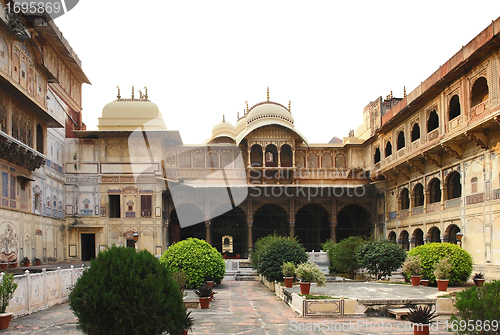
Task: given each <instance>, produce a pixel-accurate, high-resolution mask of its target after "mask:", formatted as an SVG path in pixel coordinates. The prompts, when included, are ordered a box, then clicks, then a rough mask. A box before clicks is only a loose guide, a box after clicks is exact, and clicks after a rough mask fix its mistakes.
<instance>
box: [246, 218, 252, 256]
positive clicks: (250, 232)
mask: <svg viewBox="0 0 500 335" xmlns="http://www.w3.org/2000/svg"><path fill="white" fill-rule="evenodd" d="M247 225H248V251H249V252H251V251H252V249H253V238H252V227H253V222H250V221H249V222H247Z"/></svg>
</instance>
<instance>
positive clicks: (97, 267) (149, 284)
mask: <svg viewBox="0 0 500 335" xmlns="http://www.w3.org/2000/svg"><path fill="white" fill-rule="evenodd" d="M69 300H70V307H71V309H72V310H73V313H74V314H75V315H76V317H77V318H78V328H79V329H81V330H82V331H83V332H84V333H85V334H94V335H122V334H137V335H160V334H164V333H165V332H167V331H168V333H169V334H180V331H181V329H182V320H183V319H184V318H185V317H186V308H185V306H184V303H183V302H182V294H181V292H180V290H179V286H178V285H177V284H176V283H175V281H174V280H173V278H172V274H171V273H170V271H169V270H168V269H167V268H166V267H165V266H163V265H161V264H160V262H159V261H158V259H157V258H156V257H155V256H153V255H152V254H151V253H149V252H148V251H146V250H142V251H139V252H136V250H135V249H134V248H125V247H116V246H113V247H111V248H109V249H108V250H106V251H102V252H100V253H99V254H98V255H97V258H96V259H92V260H91V261H90V267H89V268H87V269H85V271H84V272H83V274H82V276H81V277H80V278H79V279H78V281H77V282H76V284H75V287H74V288H73V290H72V291H71V293H70V295H69Z"/></svg>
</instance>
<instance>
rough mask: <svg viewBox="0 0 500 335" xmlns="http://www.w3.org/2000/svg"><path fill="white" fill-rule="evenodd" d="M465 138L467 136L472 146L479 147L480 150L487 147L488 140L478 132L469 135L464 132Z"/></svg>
mask: <svg viewBox="0 0 500 335" xmlns="http://www.w3.org/2000/svg"><path fill="white" fill-rule="evenodd" d="M465 136H467V137H468V138H469V140H471V141H472V142H474V144H475V145H477V146H478V147H480V148H481V149H486V148H487V147H488V138H487V137H486V135H484V134H483V133H480V132H476V133H471V132H468V131H466V132H465Z"/></svg>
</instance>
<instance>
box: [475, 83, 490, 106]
mask: <svg viewBox="0 0 500 335" xmlns="http://www.w3.org/2000/svg"><path fill="white" fill-rule="evenodd" d="M488 96H489V95H488V82H487V81H486V78H484V77H481V78H479V79H478V80H476V81H475V82H474V85H472V92H471V107H474V106H476V105H479V104H480V103H481V102H483V101H486V100H488Z"/></svg>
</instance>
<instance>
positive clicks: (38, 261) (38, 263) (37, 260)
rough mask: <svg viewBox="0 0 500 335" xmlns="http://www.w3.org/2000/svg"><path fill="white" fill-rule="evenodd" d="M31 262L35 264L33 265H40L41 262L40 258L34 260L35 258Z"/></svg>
mask: <svg viewBox="0 0 500 335" xmlns="http://www.w3.org/2000/svg"><path fill="white" fill-rule="evenodd" d="M33 262H34V263H35V265H40V264H42V262H41V261H40V258H36V257H35V258H34V259H33Z"/></svg>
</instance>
